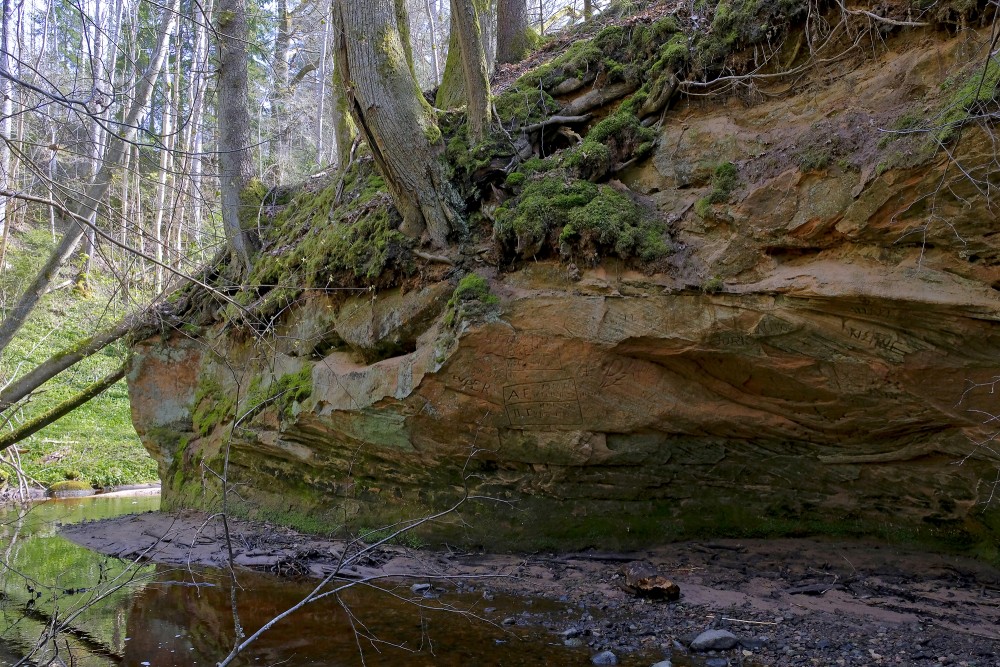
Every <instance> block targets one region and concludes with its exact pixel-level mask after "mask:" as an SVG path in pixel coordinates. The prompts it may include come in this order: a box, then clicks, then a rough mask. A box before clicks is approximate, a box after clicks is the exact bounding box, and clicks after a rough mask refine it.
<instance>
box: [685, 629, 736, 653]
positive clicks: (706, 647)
mask: <svg viewBox="0 0 1000 667" xmlns="http://www.w3.org/2000/svg"><path fill="white" fill-rule="evenodd" d="M738 641H739V640H738V639H737V638H736V635H734V634H733V633H731V632H729V631H728V630H706V631H705V632H703V633H701V634H700V635H698V636H697V637H695V638H694V641H693V642H691V650H692V651H727V650H729V649H731V648H733V647H734V646H736V643H737V642H738Z"/></svg>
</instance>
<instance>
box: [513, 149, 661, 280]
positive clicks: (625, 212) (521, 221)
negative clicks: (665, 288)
mask: <svg viewBox="0 0 1000 667" xmlns="http://www.w3.org/2000/svg"><path fill="white" fill-rule="evenodd" d="M594 145H595V146H599V145H601V144H598V143H596V142H594ZM575 159H579V154H578V153H572V154H571V155H570V160H571V161H573V160H575ZM495 220H496V224H495V227H494V232H495V234H496V236H497V238H498V239H500V240H501V241H503V242H504V243H505V244H508V245H513V246H515V250H516V252H518V254H520V255H522V256H524V257H530V256H537V255H539V254H544V252H545V245H546V241H548V240H549V239H550V235H552V234H553V233H555V236H554V237H553V240H554V239H558V248H559V254H560V255H562V256H563V257H564V258H567V259H569V258H572V257H575V256H576V255H578V254H581V253H583V254H585V255H586V256H587V257H588V258H589V259H591V260H595V259H598V258H599V256H600V255H601V254H602V253H607V252H613V253H614V254H615V255H616V256H618V257H621V258H629V257H639V258H641V259H642V260H644V261H654V260H656V259H659V258H660V257H663V256H665V255H666V254H668V253H669V251H670V247H669V245H668V243H667V241H666V238H665V231H666V230H665V229H664V228H663V226H662V223H660V222H659V220H657V219H656V218H655V217H653V216H651V215H649V214H648V213H647V212H646V211H644V210H643V209H642V208H641V207H640V206H639V205H638V204H636V203H635V202H634V201H633V200H632V199H631V198H629V197H628V196H626V195H624V194H622V193H620V192H618V191H616V190H615V189H614V188H612V187H611V186H609V185H598V184H595V183H591V182H589V181H585V180H581V179H579V178H574V177H571V176H568V175H567V173H566V170H563V169H559V170H556V171H552V172H547V173H545V174H544V175H539V176H533V177H531V178H530V179H527V180H526V185H525V186H524V188H523V190H522V191H521V193H520V195H519V196H518V197H516V198H514V199H511V200H509V201H507V202H505V203H504V205H503V206H501V207H500V208H499V209H497V211H496V214H495Z"/></svg>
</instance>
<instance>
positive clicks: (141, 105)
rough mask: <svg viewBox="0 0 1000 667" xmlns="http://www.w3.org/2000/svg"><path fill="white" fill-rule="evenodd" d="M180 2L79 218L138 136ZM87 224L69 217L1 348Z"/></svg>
mask: <svg viewBox="0 0 1000 667" xmlns="http://www.w3.org/2000/svg"><path fill="white" fill-rule="evenodd" d="M178 5H179V0H168V1H167V2H166V3H165V4H164V5H163V10H162V12H163V13H162V15H161V17H162V18H161V20H160V25H159V31H158V33H157V34H158V35H159V38H158V42H157V45H156V48H155V49H154V50H153V52H152V54H151V55H150V64H149V68H148V69H147V70H146V74H145V75H144V76H143V77H142V79H141V80H140V82H139V85H138V86H137V87H136V91H135V98H134V99H133V101H132V104H131V106H130V107H129V109H128V112H127V113H126V114H125V118H124V121H123V122H122V124H121V129H120V130H119V132H118V133H117V134H115V135H114V136H111V137H109V141H108V145H107V147H106V148H105V151H104V160H103V161H102V163H101V169H100V171H99V172H98V173H97V176H95V177H94V179H93V180H92V181H91V182H90V184H89V185H88V186H87V188H86V191H85V192H84V193H83V196H82V197H81V199H80V201H79V202H76V203H75V204H74V205H73V206H72V213H73V214H74V215H77V216H78V217H79V218H80V219H83V220H86V221H87V222H88V223H89V224H91V225H92V224H93V223H94V220H95V218H96V216H97V208H98V206H99V205H100V203H101V202H102V201H104V196H105V195H106V194H107V192H108V188H109V187H110V185H111V180H112V179H111V176H112V174H113V173H114V172H115V171H117V170H118V169H119V167H120V165H121V162H122V159H123V156H124V154H125V146H126V145H129V142H131V141H132V139H133V138H134V137H135V134H136V131H137V128H139V127H140V126H141V125H142V124H143V122H144V119H145V116H146V113H147V112H148V107H149V100H150V97H151V96H152V94H153V88H154V86H155V85H156V78H157V76H158V75H159V73H160V69H162V67H163V59H164V58H165V57H166V54H167V45H168V44H169V38H168V35H169V33H170V32H171V26H172V25H173V22H174V20H175V19H176V17H177V11H178ZM86 228H87V227H85V226H84V225H83V224H80V223H79V221H78V220H71V221H70V227H69V229H68V230H67V231H66V233H65V234H64V235H63V238H62V241H60V242H59V245H58V246H56V248H55V249H54V250H53V251H52V253H51V254H50V255H49V258H48V260H46V262H45V264H44V266H42V268H41V269H40V270H39V272H38V274H37V275H36V276H35V279H34V280H33V281H32V283H31V285H29V286H28V288H27V290H25V292H24V294H22V295H21V297H20V299H18V301H17V303H16V304H14V307H13V308H12V309H11V311H10V312H9V313H8V314H7V317H6V318H5V319H4V321H3V323H2V324H0V351H2V350H4V349H5V348H6V347H7V345H9V344H10V341H11V340H12V339H13V338H14V335H15V334H16V333H17V332H18V330H19V329H20V328H21V326H22V325H23V324H24V322H25V320H27V319H28V315H29V314H31V311H32V310H33V309H34V307H35V305H36V304H37V303H38V301H39V300H40V299H41V298H42V295H44V294H45V291H46V290H47V289H48V287H49V285H50V284H52V280H53V279H54V278H55V276H56V272H57V271H58V270H59V267H61V266H62V265H63V264H64V263H65V262H66V260H67V259H68V258H69V257H70V255H72V254H73V251H74V250H76V247H77V245H78V244H79V242H80V237H81V236H83V233H84V230H85V229H86Z"/></svg>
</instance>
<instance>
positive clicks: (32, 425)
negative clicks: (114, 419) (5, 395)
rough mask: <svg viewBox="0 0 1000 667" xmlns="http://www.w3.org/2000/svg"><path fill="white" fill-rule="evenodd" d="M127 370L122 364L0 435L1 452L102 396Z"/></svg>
mask: <svg viewBox="0 0 1000 667" xmlns="http://www.w3.org/2000/svg"><path fill="white" fill-rule="evenodd" d="M125 370H126V368H125V364H122V365H121V366H120V367H118V369H117V370H114V371H112V372H111V373H109V374H108V375H105V376H104V377H103V378H101V379H100V380H98V381H97V382H95V383H93V384H91V385H89V386H88V387H87V388H86V389H84V390H83V391H82V392H80V393H79V394H77V395H76V396H74V397H72V398H70V399H67V400H65V401H63V402H62V403H60V404H59V405H57V406H56V407H54V408H52V409H51V410H49V411H48V412H46V413H44V414H41V415H39V416H37V417H35V418H34V419H32V420H31V421H29V422H27V423H25V424H23V425H21V426H20V427H18V428H16V429H15V430H13V431H11V432H10V433H5V434H3V435H2V436H0V452H2V451H3V450H5V449H7V448H8V447H10V446H11V445H14V444H17V443H18V442H20V441H22V440H24V439H25V438H27V437H28V436H30V435H34V434H35V433H37V432H38V431H41V430H42V429H43V428H45V427H46V426H48V425H49V424H51V423H52V422H54V421H56V420H58V419H60V418H61V417H65V416H66V415H68V414H69V413H70V412H73V410H76V409H77V408H78V407H80V406H81V405H83V404H84V403H86V402H87V401H89V400H90V399H92V398H94V397H95V396H100V395H101V394H103V393H104V392H105V391H107V390H108V389H109V388H110V387H111V386H112V385H114V384H115V383H116V382H118V381H119V380H121V379H122V378H123V377H125Z"/></svg>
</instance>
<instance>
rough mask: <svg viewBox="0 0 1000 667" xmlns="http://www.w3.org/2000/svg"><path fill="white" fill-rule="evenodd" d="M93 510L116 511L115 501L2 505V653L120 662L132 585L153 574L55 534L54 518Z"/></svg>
mask: <svg viewBox="0 0 1000 667" xmlns="http://www.w3.org/2000/svg"><path fill="white" fill-rule="evenodd" d="M85 507H86V508H96V509H97V511H96V512H95V511H93V509H91V510H90V512H89V514H90V515H91V517H90V518H96V516H94V515H101V514H105V515H106V514H108V513H109V512H110V513H112V514H121V513H122V511H121V505H120V504H117V503H109V502H107V501H104V502H103V503H99V504H94V503H87V504H82V503H80V502H78V501H77V502H73V503H58V502H53V503H43V504H35V505H25V506H17V507H12V508H9V509H7V510H5V511H0V545H2V560H0V637H3V638H4V639H3V642H4V647H3V648H0V659H3V660H4V664H8V663H16V662H17V660H16V659H13V660H12V659H11V658H9V657H5V656H4V651H5V650H6V652H7V653H16V654H17V655H18V656H19V657H20V656H21V655H27V656H28V657H29V658H30V660H31V662H30V663H27V664H35V663H38V664H46V663H47V662H48V661H50V660H54V662H53V664H57V665H58V664H60V663H59V661H60V660H62V661H63V662H65V663H66V664H74V665H78V666H79V667H89V666H90V665H108V664H118V663H120V662H121V656H122V653H123V650H124V648H125V644H126V642H125V637H126V634H125V629H126V620H127V612H128V609H129V607H130V606H131V601H130V594H131V590H132V589H133V587H134V586H136V585H139V584H140V583H141V582H142V581H145V579H146V578H147V577H148V576H149V575H151V574H152V573H153V571H154V570H153V568H152V567H150V566H138V565H136V564H132V563H127V562H124V561H121V560H118V559H114V558H108V557H106V556H101V555H99V554H97V553H95V552H93V551H90V550H88V549H85V548H83V547H80V546H77V545H75V544H73V543H72V542H70V541H68V540H66V539H64V538H62V537H60V536H59V535H58V534H57V532H56V531H57V528H58V524H59V523H60V522H64V521H66V519H67V518H77V519H79V518H80V514H79V512H80V510H82V509H83V508H85Z"/></svg>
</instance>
